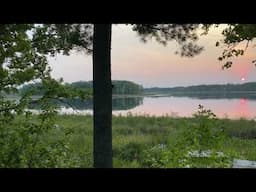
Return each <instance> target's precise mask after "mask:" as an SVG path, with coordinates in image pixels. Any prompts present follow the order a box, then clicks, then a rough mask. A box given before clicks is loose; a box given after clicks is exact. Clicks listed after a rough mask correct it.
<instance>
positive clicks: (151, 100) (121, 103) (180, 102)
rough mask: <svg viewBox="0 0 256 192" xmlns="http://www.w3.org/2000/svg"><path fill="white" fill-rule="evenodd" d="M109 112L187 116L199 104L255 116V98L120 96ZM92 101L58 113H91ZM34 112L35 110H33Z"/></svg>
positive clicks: (74, 103)
mask: <svg viewBox="0 0 256 192" xmlns="http://www.w3.org/2000/svg"><path fill="white" fill-rule="evenodd" d="M112 103H113V115H127V114H128V113H132V114H134V115H146V114H147V115H151V116H153V115H154V116H162V115H169V116H175V117H191V116H192V114H193V113H195V112H196V111H197V109H198V105H199V104H201V105H203V106H204V107H205V108H206V109H211V110H212V111H213V112H214V113H215V114H216V115H217V116H218V117H220V118H226V117H227V118H232V119H238V118H247V119H254V118H256V99H248V98H212V97H203V98H198V97H183V96H179V97H176V96H158V97H150V96H146V97H134V96H133V97H120V98H113V102H112ZM92 108H93V104H92V101H86V102H81V101H72V102H69V104H68V105H66V106H62V107H61V109H60V111H59V112H60V113H61V114H92ZM34 111H36V110H34Z"/></svg>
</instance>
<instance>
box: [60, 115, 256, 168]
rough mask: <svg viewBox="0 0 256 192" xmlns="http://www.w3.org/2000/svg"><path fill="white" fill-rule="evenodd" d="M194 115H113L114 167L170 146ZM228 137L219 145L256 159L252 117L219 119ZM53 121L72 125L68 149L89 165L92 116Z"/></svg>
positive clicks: (83, 164) (137, 161)
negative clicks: (159, 147) (155, 149)
mask: <svg viewBox="0 0 256 192" xmlns="http://www.w3.org/2000/svg"><path fill="white" fill-rule="evenodd" d="M194 121H195V118H193V117H191V118H175V117H168V116H162V117H152V116H133V115H128V116H113V118H112V130H113V156H114V167H143V165H141V163H140V162H141V160H142V159H141V158H145V157H142V156H141V154H142V153H143V151H145V150H147V149H150V148H152V147H154V146H158V145H167V146H169V147H170V148H172V146H173V145H174V143H175V142H177V138H179V137H178V136H179V134H180V133H181V130H184V129H187V128H188V127H187V126H189V125H190V124H193V123H194ZM218 121H219V122H220V123H221V124H222V125H223V128H224V129H225V131H226V132H227V135H228V137H227V138H226V140H225V141H224V145H223V146H222V147H221V148H220V149H219V150H221V151H224V152H231V153H232V152H235V153H236V154H237V157H238V158H242V159H247V160H256V147H255V146H256V122H255V121H254V120H246V119H240V120H230V119H219V120H218ZM56 123H57V124H58V125H59V126H60V127H62V128H64V129H71V130H73V133H72V134H71V137H70V143H71V151H72V155H73V156H77V157H78V159H80V160H79V163H78V164H77V166H78V167H92V149H93V140H92V138H93V127H92V125H93V119H92V116H91V115H86V116H76V115H58V117H57V121H56Z"/></svg>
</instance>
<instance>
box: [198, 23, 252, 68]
mask: <svg viewBox="0 0 256 192" xmlns="http://www.w3.org/2000/svg"><path fill="white" fill-rule="evenodd" d="M210 26H211V25H205V26H204V27H203V28H204V29H205V33H204V34H207V33H208V31H209V28H210ZM215 27H218V25H215ZM222 34H223V36H224V40H223V41H222V42H216V46H217V47H218V46H220V45H221V44H224V45H226V48H225V49H224V50H223V52H222V55H221V56H220V57H219V58H218V60H219V61H225V60H226V62H225V63H224V64H223V66H222V69H225V68H230V67H231V66H232V64H233V62H232V61H231V60H230V59H231V58H234V57H238V56H242V55H244V53H245V51H246V49H247V48H248V45H249V43H252V42H253V40H254V39H255V37H256V25H255V24H228V25H227V28H225V29H224V30H223V31H222ZM243 42H246V46H245V47H244V49H241V48H237V46H238V45H239V44H241V43H243ZM255 62H256V60H253V61H252V63H255ZM255 64H256V63H255Z"/></svg>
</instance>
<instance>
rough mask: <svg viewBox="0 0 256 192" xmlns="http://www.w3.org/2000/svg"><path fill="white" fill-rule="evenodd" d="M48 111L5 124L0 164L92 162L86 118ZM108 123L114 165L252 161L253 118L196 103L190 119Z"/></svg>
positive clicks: (125, 118)
mask: <svg viewBox="0 0 256 192" xmlns="http://www.w3.org/2000/svg"><path fill="white" fill-rule="evenodd" d="M49 113H50V114H49ZM52 113H54V111H50V110H48V112H47V113H44V115H40V116H37V115H27V116H18V117H16V119H15V121H13V123H12V124H8V126H9V127H6V129H5V130H6V131H7V130H8V132H5V133H4V134H5V136H4V135H3V132H2V133H1V136H2V137H1V141H3V142H5V143H2V148H1V149H2V150H1V157H2V158H1V167H92V166H93V152H92V149H93V118H92V116H89V115H88V116H76V115H57V114H55V115H52ZM51 115H52V116H51ZM49 116H50V117H54V118H50V119H51V120H50V121H49ZM24 120H26V121H24ZM44 120H46V122H45V121H44ZM112 121H113V155H114V167H162V168H164V167H171V168H175V167H230V166H231V162H232V159H233V158H241V159H248V160H256V149H255V144H256V140H255V138H256V122H255V121H254V120H245V119H240V120H229V119H216V117H215V115H214V114H213V113H212V112H211V111H210V110H205V109H204V108H203V107H202V106H200V108H199V110H198V112H197V113H196V114H194V117H191V118H174V117H170V116H162V117H155V116H133V115H132V114H128V115H127V116H113V119H112ZM6 125H7V124H6ZM29 125H33V126H29ZM13 141H15V142H13ZM209 150H210V155H209V156H207V157H197V156H196V153H197V154H203V153H207V151H209ZM193 154H194V155H193Z"/></svg>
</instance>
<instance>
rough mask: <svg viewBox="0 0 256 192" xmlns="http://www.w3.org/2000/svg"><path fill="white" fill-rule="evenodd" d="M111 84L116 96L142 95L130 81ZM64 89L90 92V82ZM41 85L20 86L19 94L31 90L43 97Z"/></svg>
mask: <svg viewBox="0 0 256 192" xmlns="http://www.w3.org/2000/svg"><path fill="white" fill-rule="evenodd" d="M112 84H113V94H116V95H124V94H126V95H133V94H142V93H143V87H142V86H141V85H138V84H136V83H134V82H131V81H117V80H114V81H112ZM63 86H64V87H66V88H68V89H73V90H80V91H83V92H92V86H93V84H92V81H88V82H87V81H77V82H73V83H65V84H63ZM41 87H42V83H40V82H36V83H30V84H26V85H24V86H22V87H21V88H20V89H19V93H20V94H21V95H22V94H24V93H26V92H28V91H30V90H33V94H34V95H43V94H44V90H43V89H42V88H41Z"/></svg>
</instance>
